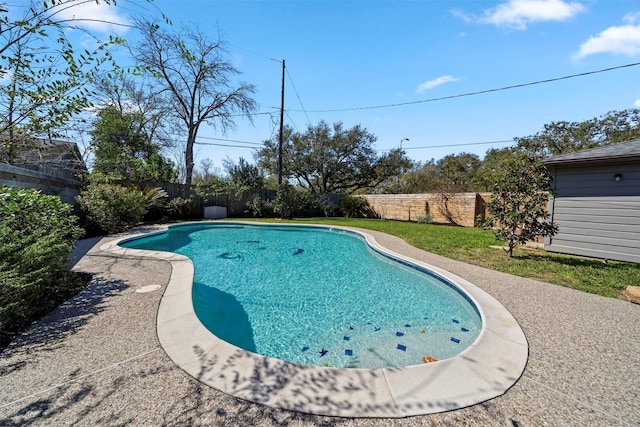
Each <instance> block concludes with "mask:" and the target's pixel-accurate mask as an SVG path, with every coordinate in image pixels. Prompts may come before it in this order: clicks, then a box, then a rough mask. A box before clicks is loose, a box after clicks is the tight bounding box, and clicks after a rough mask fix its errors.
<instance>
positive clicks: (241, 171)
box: [222, 157, 264, 192]
mask: <svg viewBox="0 0 640 427" xmlns="http://www.w3.org/2000/svg"><path fill="white" fill-rule="evenodd" d="M222 163H223V165H224V167H225V169H226V171H227V174H228V175H229V178H230V180H231V187H232V188H234V189H235V190H236V191H238V192H244V191H247V190H250V189H252V188H262V187H263V186H264V176H263V175H262V173H261V172H260V169H259V168H258V166H256V165H252V164H250V163H249V162H247V161H246V160H245V159H244V158H243V157H240V159H239V161H238V163H237V164H236V163H235V162H234V161H233V160H231V159H229V158H226V159H225V160H223V161H222Z"/></svg>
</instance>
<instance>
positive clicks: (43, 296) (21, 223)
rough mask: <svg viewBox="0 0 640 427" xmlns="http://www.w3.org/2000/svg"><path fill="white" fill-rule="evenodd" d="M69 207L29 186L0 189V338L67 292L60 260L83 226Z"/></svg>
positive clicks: (5, 339) (14, 331) (65, 258)
mask: <svg viewBox="0 0 640 427" xmlns="http://www.w3.org/2000/svg"><path fill="white" fill-rule="evenodd" d="M71 211H72V207H71V205H69V204H66V203H63V202H62V201H61V200H60V198H59V197H58V196H49V195H43V194H40V192H39V191H38V190H34V189H13V188H2V189H0V241H1V242H2V244H1V245H0V301H1V303H0V342H1V344H2V345H4V344H6V343H7V342H8V341H10V339H11V338H12V337H13V336H15V335H17V334H18V333H20V332H21V331H22V330H23V329H24V328H26V326H28V325H29V324H30V322H32V321H33V320H34V319H35V318H37V317H39V316H41V315H43V314H44V313H46V312H47V311H48V310H49V309H51V308H53V307H55V306H56V305H57V304H58V303H59V302H61V300H60V298H61V297H62V298H64V297H68V296H70V295H69V292H68V287H69V281H68V280H65V277H64V275H65V274H64V272H63V266H64V265H65V264H66V263H67V261H68V258H69V254H70V253H71V252H72V251H73V247H74V244H75V242H76V240H77V239H78V238H79V237H80V236H81V235H82V233H83V230H82V229H81V228H80V227H78V226H77V217H76V216H74V215H72V214H71Z"/></svg>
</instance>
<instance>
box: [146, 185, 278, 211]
mask: <svg viewBox="0 0 640 427" xmlns="http://www.w3.org/2000/svg"><path fill="white" fill-rule="evenodd" d="M136 185H139V186H140V187H160V188H162V189H163V190H164V191H166V192H167V195H168V196H169V200H173V199H176V198H178V197H181V198H183V199H188V198H189V197H190V198H191V199H192V200H193V203H194V204H195V205H198V206H200V207H201V208H203V207H204V206H225V207H226V208H227V214H228V215H231V216H242V215H244V213H245V211H246V210H247V203H248V202H249V201H251V200H253V199H254V198H255V197H258V198H260V199H262V200H268V201H271V200H273V199H274V198H275V196H276V192H275V191H273V190H266V189H252V190H249V191H244V192H236V191H233V190H232V191H224V192H220V193H210V194H203V192H201V191H198V188H197V187H196V186H191V192H188V191H187V186H186V185H185V184H176V183H171V182H162V183H156V182H137V183H136Z"/></svg>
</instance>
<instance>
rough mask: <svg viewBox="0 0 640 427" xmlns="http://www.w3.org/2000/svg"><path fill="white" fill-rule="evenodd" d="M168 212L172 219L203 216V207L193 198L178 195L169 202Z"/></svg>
mask: <svg viewBox="0 0 640 427" xmlns="http://www.w3.org/2000/svg"><path fill="white" fill-rule="evenodd" d="M167 214H168V215H169V218H171V219H196V218H202V207H201V206H200V204H199V203H196V202H195V201H194V200H193V199H192V198H188V199H185V198H182V197H176V198H175V199H171V200H170V201H169V203H167Z"/></svg>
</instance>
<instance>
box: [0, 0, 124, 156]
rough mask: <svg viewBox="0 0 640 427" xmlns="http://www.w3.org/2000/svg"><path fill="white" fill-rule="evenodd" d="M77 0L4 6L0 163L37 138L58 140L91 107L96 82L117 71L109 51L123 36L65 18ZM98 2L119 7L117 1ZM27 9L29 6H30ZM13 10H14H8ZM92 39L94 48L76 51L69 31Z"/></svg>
mask: <svg viewBox="0 0 640 427" xmlns="http://www.w3.org/2000/svg"><path fill="white" fill-rule="evenodd" d="M84 3H88V1H77V0H52V1H35V0H31V1H29V2H28V5H24V6H16V5H8V4H3V5H2V8H1V9H3V10H1V11H0V58H1V59H2V63H1V65H0V77H2V81H3V83H2V84H1V85H0V106H1V108H0V110H1V111H2V113H0V114H1V115H0V134H3V135H6V137H5V138H3V139H2V140H1V141H0V159H1V160H2V161H8V162H10V161H11V159H12V158H13V156H14V154H15V152H16V150H17V149H18V148H19V147H21V146H24V145H25V144H26V143H27V142H29V141H31V139H32V138H33V137H34V136H43V137H50V138H51V137H59V136H61V130H60V129H61V128H62V127H63V126H64V125H65V124H66V123H68V121H69V120H70V119H71V118H72V117H73V116H74V115H76V114H78V113H80V112H81V111H82V110H84V109H85V108H87V107H89V106H90V105H91V97H92V94H93V93H92V89H91V82H92V81H94V79H95V76H96V74H97V73H98V71H99V70H101V69H103V68H104V67H105V66H108V67H109V68H115V67H116V65H115V63H114V62H113V59H112V57H111V54H110V52H109V48H110V47H111V46H113V45H118V44H120V43H122V41H123V40H122V39H121V38H119V37H114V36H109V37H107V38H105V37H100V38H98V37H95V36H92V34H91V33H89V32H88V31H87V30H86V29H85V28H83V20H82V19H80V18H75V16H74V17H73V18H65V16H68V12H69V10H70V9H72V8H74V7H76V6H79V5H82V4H84ZM96 3H102V4H106V5H114V4H115V1H114V0H101V1H96ZM25 6H26V7H25ZM9 8H10V9H11V11H9V10H8V9H9ZM10 12H11V14H10ZM73 30H78V31H83V32H84V33H85V34H86V35H89V36H92V37H93V39H94V41H95V45H94V47H93V48H92V49H82V50H79V49H76V47H74V46H73V45H72V43H71V41H70V40H69V38H68V34H69V32H70V31H73Z"/></svg>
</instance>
